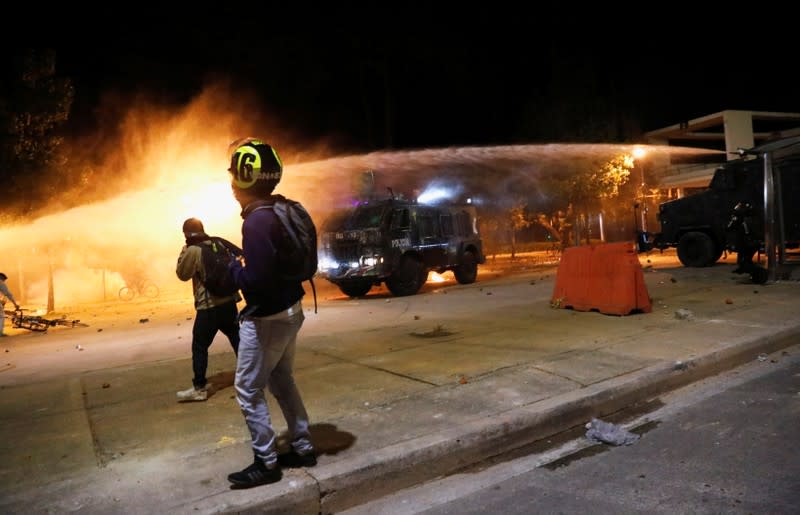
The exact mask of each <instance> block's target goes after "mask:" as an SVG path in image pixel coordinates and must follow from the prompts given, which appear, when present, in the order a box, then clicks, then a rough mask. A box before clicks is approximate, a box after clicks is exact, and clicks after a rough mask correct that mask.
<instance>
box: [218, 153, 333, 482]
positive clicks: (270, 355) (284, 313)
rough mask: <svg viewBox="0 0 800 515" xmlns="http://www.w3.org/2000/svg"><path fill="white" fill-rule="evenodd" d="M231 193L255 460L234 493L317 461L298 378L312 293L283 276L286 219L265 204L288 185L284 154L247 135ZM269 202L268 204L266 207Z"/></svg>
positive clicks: (235, 478)
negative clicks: (273, 414) (280, 431)
mask: <svg viewBox="0 0 800 515" xmlns="http://www.w3.org/2000/svg"><path fill="white" fill-rule="evenodd" d="M229 172H230V174H231V188H232V190H233V195H234V197H235V198H236V200H237V201H238V202H239V204H240V205H241V207H242V218H243V219H244V221H243V223H242V249H243V251H244V264H242V263H241V262H240V261H234V262H233V263H231V273H232V274H233V277H234V279H235V280H236V284H237V285H238V286H239V289H240V290H241V292H242V295H243V296H244V298H245V300H246V301H247V304H246V306H245V307H244V308H243V309H242V312H241V315H240V326H239V356H238V359H237V365H236V380H235V383H234V384H235V386H236V398H237V401H238V403H239V406H240V408H241V410H242V414H243V415H244V419H245V422H246V423H247V427H248V429H249V430H250V435H251V437H252V447H253V454H254V460H253V463H252V464H251V465H249V466H248V467H246V468H245V469H243V470H241V471H239V472H234V473H232V474H230V475H228V480H229V481H230V482H231V483H232V484H233V486H232V487H233V488H249V487H253V486H257V485H263V484H268V483H274V482H277V481H280V479H281V477H282V473H281V467H302V466H306V467H310V466H314V465H316V463H317V459H316V456H315V452H314V446H313V444H312V443H311V435H310V433H309V421H308V413H306V408H305V405H304V404H303V400H302V398H301V396H300V392H299V390H298V389H297V385H296V384H295V381H294V375H293V367H294V356H295V342H296V339H297V333H298V332H299V331H300V327H302V325H303V321H304V320H305V315H304V314H303V306H302V303H301V300H302V298H303V295H304V294H305V292H304V290H303V287H302V285H301V283H300V282H299V281H288V280H285V279H282V278H281V277H279V275H278V273H277V268H276V265H277V261H276V249H277V248H278V245H279V242H280V234H281V233H280V231H281V230H282V226H281V222H280V220H279V219H278V218H277V215H276V214H275V212H274V210H273V209H270V208H268V207H267V206H266V204H268V201H269V200H270V198H271V197H272V192H273V190H274V189H275V186H276V185H277V184H278V182H279V181H280V180H281V176H282V173H283V165H282V163H281V160H280V158H279V157H278V153H277V152H276V151H275V150H274V149H273V148H272V147H271V146H270V145H268V144H266V143H264V142H263V141H260V140H257V139H252V138H248V139H246V140H242V141H239V142H238V143H237V144H234V145H233V146H232V150H231V166H230V169H229ZM265 201H267V202H266V203H265ZM266 387H269V391H270V393H272V394H273V395H274V396H275V398H276V399H277V401H278V404H279V406H280V408H281V411H282V412H283V416H284V418H285V419H286V423H287V426H288V429H289V437H290V441H291V449H290V450H289V452H287V453H284V454H281V455H278V453H277V449H276V439H275V432H274V430H273V428H272V424H271V423H270V414H269V409H268V406H267V400H266V398H265V397H264V388H266Z"/></svg>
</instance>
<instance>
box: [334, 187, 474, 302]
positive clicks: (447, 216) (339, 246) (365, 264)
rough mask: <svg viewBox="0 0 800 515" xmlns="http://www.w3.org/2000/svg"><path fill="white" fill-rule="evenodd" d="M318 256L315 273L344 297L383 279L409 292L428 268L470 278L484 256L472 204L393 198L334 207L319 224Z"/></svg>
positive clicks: (396, 291)
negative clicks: (426, 202)
mask: <svg viewBox="0 0 800 515" xmlns="http://www.w3.org/2000/svg"><path fill="white" fill-rule="evenodd" d="M319 258H320V259H319V275H321V276H322V277H324V278H325V279H327V280H328V281H330V282H332V283H333V284H335V285H337V286H338V287H339V289H340V290H341V291H342V292H343V293H344V294H345V295H348V296H350V297H361V296H363V295H366V294H367V293H368V292H369V290H370V289H371V288H372V287H373V286H375V285H380V284H381V283H383V282H385V283H386V286H387V287H388V288H389V291H391V292H392V294H393V295H397V296H405V295H414V294H416V293H417V292H418V291H419V289H420V288H421V287H422V285H423V284H425V281H426V280H427V278H428V272H430V271H435V272H437V273H442V272H445V271H447V270H451V271H452V272H453V274H454V275H455V278H456V280H457V281H458V282H459V283H461V284H469V283H473V282H475V280H476V279H477V276H478V264H481V263H484V262H485V257H484V255H483V249H482V242H481V237H480V234H479V233H478V222H477V214H476V210H475V206H474V205H472V204H458V205H453V204H450V205H426V204H420V203H417V202H413V201H408V200H402V199H396V198H389V199H385V200H375V201H368V202H362V203H359V204H358V205H357V206H354V207H350V208H345V209H342V210H339V211H337V212H335V213H334V214H333V215H332V216H330V217H329V218H328V220H326V221H325V223H324V224H323V225H322V230H321V231H320V249H319Z"/></svg>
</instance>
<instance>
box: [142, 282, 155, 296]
mask: <svg viewBox="0 0 800 515" xmlns="http://www.w3.org/2000/svg"><path fill="white" fill-rule="evenodd" d="M158 293H159V292H158V286H156V285H155V284H153V283H151V282H146V283H144V286H143V287H142V295H144V296H145V297H147V298H148V299H155V298H156V297H158Z"/></svg>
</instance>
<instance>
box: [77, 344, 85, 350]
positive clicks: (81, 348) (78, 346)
mask: <svg viewBox="0 0 800 515" xmlns="http://www.w3.org/2000/svg"><path fill="white" fill-rule="evenodd" d="M75 348H76V349H78V350H83V347H81V346H80V344H78V345H76V346H75Z"/></svg>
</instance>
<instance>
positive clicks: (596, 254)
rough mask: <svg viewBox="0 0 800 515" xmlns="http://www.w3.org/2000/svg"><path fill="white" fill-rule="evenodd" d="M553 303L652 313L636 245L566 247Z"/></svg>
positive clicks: (618, 312) (608, 311)
mask: <svg viewBox="0 0 800 515" xmlns="http://www.w3.org/2000/svg"><path fill="white" fill-rule="evenodd" d="M552 305H553V307H560V308H572V309H575V310H578V311H592V310H596V311H599V312H600V313H606V314H609V315H628V314H631V313H633V312H641V313H650V312H651V311H652V310H653V306H652V303H651V300H650V295H649V294H648V293H647V285H645V283H644V275H643V274H642V266H641V264H639V258H638V256H637V255H636V251H635V245H634V244H633V243H602V244H598V245H586V246H581V247H569V248H567V249H565V250H564V253H563V254H562V255H561V262H560V264H559V265H558V273H557V275H556V285H555V288H554V289H553V298H552Z"/></svg>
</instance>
